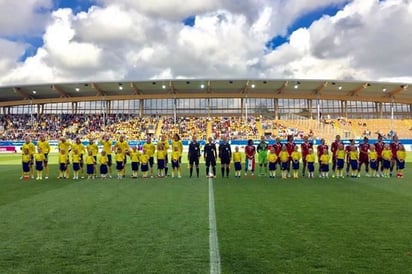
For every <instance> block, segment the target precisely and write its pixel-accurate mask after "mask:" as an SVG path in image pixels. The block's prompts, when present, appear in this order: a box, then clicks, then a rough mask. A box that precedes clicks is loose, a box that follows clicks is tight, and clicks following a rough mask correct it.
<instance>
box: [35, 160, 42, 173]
mask: <svg viewBox="0 0 412 274" xmlns="http://www.w3.org/2000/svg"><path fill="white" fill-rule="evenodd" d="M36 170H38V171H42V170H43V161H36Z"/></svg>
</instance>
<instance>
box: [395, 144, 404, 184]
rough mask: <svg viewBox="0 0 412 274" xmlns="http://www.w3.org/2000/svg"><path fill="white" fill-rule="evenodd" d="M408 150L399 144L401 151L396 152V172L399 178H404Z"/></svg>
mask: <svg viewBox="0 0 412 274" xmlns="http://www.w3.org/2000/svg"><path fill="white" fill-rule="evenodd" d="M405 160H406V150H405V146H404V145H403V144H399V149H398V151H397V152H396V170H397V177H398V178H403V170H404V169H405Z"/></svg>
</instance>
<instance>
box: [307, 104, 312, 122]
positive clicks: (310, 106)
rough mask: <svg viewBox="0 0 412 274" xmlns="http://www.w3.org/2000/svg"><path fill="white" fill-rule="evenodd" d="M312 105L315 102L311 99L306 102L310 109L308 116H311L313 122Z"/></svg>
mask: <svg viewBox="0 0 412 274" xmlns="http://www.w3.org/2000/svg"><path fill="white" fill-rule="evenodd" d="M312 104H313V101H312V100H311V99H307V100H306V107H307V109H308V115H309V117H308V118H309V119H311V120H312V119H313V112H312Z"/></svg>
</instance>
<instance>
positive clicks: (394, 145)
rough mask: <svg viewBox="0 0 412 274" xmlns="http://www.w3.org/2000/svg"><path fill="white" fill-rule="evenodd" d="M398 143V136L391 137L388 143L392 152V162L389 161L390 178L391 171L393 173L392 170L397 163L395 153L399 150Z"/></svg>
mask: <svg viewBox="0 0 412 274" xmlns="http://www.w3.org/2000/svg"><path fill="white" fill-rule="evenodd" d="M400 144H401V143H400V142H399V137H398V135H396V134H395V135H393V137H392V142H391V143H390V147H391V150H392V161H391V173H390V176H392V171H393V168H394V167H395V165H396V162H397V161H398V156H397V153H398V150H399V148H400Z"/></svg>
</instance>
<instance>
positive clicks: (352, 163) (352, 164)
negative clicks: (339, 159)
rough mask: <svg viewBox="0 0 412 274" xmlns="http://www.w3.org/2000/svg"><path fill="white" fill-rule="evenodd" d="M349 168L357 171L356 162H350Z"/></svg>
mask: <svg viewBox="0 0 412 274" xmlns="http://www.w3.org/2000/svg"><path fill="white" fill-rule="evenodd" d="M350 167H351V168H352V170H355V169H358V160H350Z"/></svg>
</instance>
